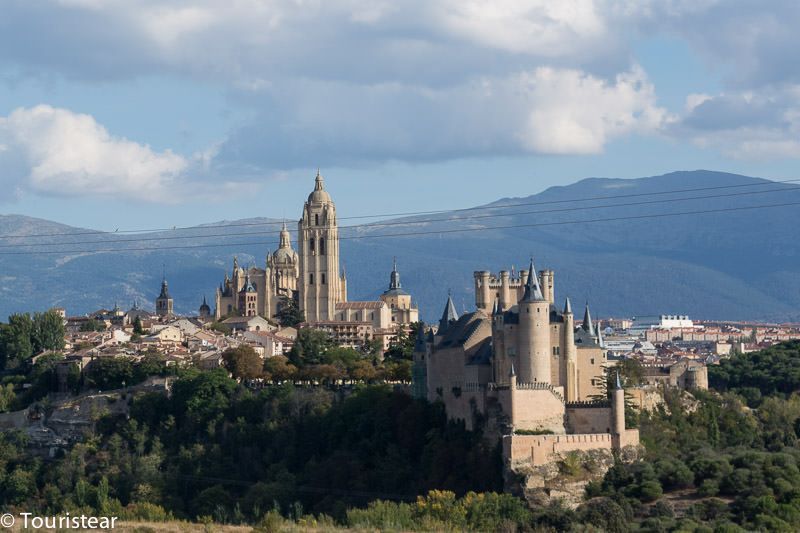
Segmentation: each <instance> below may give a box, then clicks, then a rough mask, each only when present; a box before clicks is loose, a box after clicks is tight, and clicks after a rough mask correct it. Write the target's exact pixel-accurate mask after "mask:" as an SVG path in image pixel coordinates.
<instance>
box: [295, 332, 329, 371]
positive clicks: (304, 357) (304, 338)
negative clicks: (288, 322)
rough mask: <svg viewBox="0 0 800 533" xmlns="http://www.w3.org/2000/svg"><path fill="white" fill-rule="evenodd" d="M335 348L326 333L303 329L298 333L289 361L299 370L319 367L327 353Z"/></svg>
mask: <svg viewBox="0 0 800 533" xmlns="http://www.w3.org/2000/svg"><path fill="white" fill-rule="evenodd" d="M335 346H336V345H335V344H334V342H333V339H331V336H330V335H328V334H327V333H325V332H324V331H320V330H317V329H311V328H302V329H301V330H300V331H298V332H297V339H295V341H294V345H293V346H292V350H291V351H290V352H289V361H291V362H292V364H293V365H295V366H296V367H298V368H299V367H302V366H305V365H317V364H320V363H321V362H322V358H323V356H324V355H325V352H327V351H328V350H330V349H331V348H333V347H335Z"/></svg>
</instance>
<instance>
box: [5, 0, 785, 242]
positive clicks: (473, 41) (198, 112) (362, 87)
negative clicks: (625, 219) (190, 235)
mask: <svg viewBox="0 0 800 533" xmlns="http://www.w3.org/2000/svg"><path fill="white" fill-rule="evenodd" d="M764 6H768V7H764ZM798 22H800V6H798V4H797V2H794V1H781V0H776V1H773V2H769V4H762V3H754V2H750V1H746V0H726V1H724V2H723V1H715V0H694V1H684V0H663V1H656V0H649V1H648V0H641V1H636V2H631V1H622V0H620V1H610V0H574V1H568V0H564V1H560V2H545V1H536V0H528V1H517V0H507V1H505V2H492V1H487V0H460V1H456V0H406V1H403V2H397V1H396V0H395V1H388V0H387V1H383V0H369V1H368V0H342V1H332V2H318V1H304V2H300V1H266V0H240V1H238V2H234V3H220V2H213V1H210V0H208V1H197V2H192V3H187V2H178V1H175V2H166V1H162V2H155V1H150V0H143V1H142V2H138V3H136V4H135V5H134V3H131V2H124V1H122V0H109V1H100V0H43V1H41V2H29V1H23V0H9V1H7V2H4V3H3V5H2V7H0V186H1V187H2V188H3V190H4V191H5V194H3V195H2V196H0V213H4V214H7V213H19V214H26V215H30V216H36V217H42V218H48V219H52V220H57V221H60V222H64V223H68V224H72V225H79V226H85V227H92V228H100V229H114V228H118V227H119V228H141V227H161V226H172V225H187V224H195V223H203V222H211V221H217V220H222V219H236V218H245V217H253V216H269V217H287V218H290V219H293V218H297V216H298V215H299V211H300V208H301V204H302V201H303V198H304V197H305V195H306V194H307V192H308V190H309V188H310V187H311V186H312V183H313V176H314V173H315V172H316V167H318V166H319V167H321V168H322V172H323V174H324V175H325V176H326V180H327V184H328V187H329V189H330V190H331V191H332V192H333V194H334V198H335V200H336V201H337V205H338V206H339V209H340V212H346V213H347V214H348V215H362V214H370V213H385V212H393V211H407V210H429V209H438V208H455V207H466V206H470V205H475V204H480V203H484V202H487V201H491V200H494V199H496V198H500V197H508V196H523V195H528V194H532V193H536V192H539V191H541V190H543V189H544V188H546V187H548V186H550V185H557V184H567V183H571V182H574V181H576V180H577V179H580V178H583V177H589V176H609V177H639V176H647V175H655V174H661V173H665V172H669V171H672V170H683V169H697V168H706V169H713V170H723V171H729V172H738V173H742V174H748V175H756V176H761V177H767V178H775V179H780V178H789V177H797V176H798V174H799V173H798V172H797V170H798V161H799V160H800V64H798V62H797V61H796V60H795V58H794V56H795V52H794V51H795V50H797V49H798V46H799V45H800V36H798V33H797V32H796V31H795V28H796V27H797V23H798Z"/></svg>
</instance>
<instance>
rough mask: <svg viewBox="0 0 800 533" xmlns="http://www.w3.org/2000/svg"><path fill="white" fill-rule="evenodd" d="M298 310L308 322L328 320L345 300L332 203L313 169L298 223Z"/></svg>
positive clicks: (319, 177) (337, 230)
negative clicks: (309, 192) (310, 185)
mask: <svg viewBox="0 0 800 533" xmlns="http://www.w3.org/2000/svg"><path fill="white" fill-rule="evenodd" d="M297 240H298V243H297V245H298V248H299V255H300V272H299V274H300V276H299V278H300V279H299V280H298V281H299V282H298V286H299V289H300V310H301V311H303V313H304V314H305V316H306V320H307V321H309V322H320V321H326V320H332V319H333V317H334V315H335V314H336V304H337V303H339V302H341V301H346V300H347V294H346V293H345V291H343V290H342V285H343V283H344V281H343V278H342V277H340V275H339V229H338V225H337V222H336V206H335V205H334V203H333V200H332V199H331V196H330V194H328V192H327V191H326V190H325V182H324V180H323V179H322V176H321V175H320V173H319V170H317V177H316V180H315V184H314V190H313V191H312V192H311V194H309V195H308V200H307V201H306V203H305V205H304V206H303V216H302V218H301V219H300V222H299V223H298V236H297Z"/></svg>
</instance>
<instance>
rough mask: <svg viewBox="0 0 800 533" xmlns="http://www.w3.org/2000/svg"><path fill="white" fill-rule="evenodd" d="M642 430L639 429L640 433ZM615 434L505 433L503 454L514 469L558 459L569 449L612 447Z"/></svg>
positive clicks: (583, 450)
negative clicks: (521, 465)
mask: <svg viewBox="0 0 800 533" xmlns="http://www.w3.org/2000/svg"><path fill="white" fill-rule="evenodd" d="M637 433H638V432H637ZM611 449H612V442H611V434H609V433H589V434H582V435H505V436H504V437H503V457H505V458H506V460H508V461H510V465H511V468H512V469H513V468H514V467H515V466H518V465H520V464H524V465H530V466H541V465H545V464H548V463H551V462H554V461H557V460H558V458H559V456H562V455H564V454H566V453H568V452H572V451H581V452H588V451H591V450H609V451H610V450H611Z"/></svg>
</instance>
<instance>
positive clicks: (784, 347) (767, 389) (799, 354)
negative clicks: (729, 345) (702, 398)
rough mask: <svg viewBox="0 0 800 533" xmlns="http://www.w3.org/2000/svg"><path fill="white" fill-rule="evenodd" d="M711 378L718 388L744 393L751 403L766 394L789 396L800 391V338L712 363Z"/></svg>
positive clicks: (757, 403) (710, 383) (709, 370)
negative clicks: (718, 362) (717, 363)
mask: <svg viewBox="0 0 800 533" xmlns="http://www.w3.org/2000/svg"><path fill="white" fill-rule="evenodd" d="M708 380H709V385H710V386H711V387H712V388H714V389H716V390H719V391H732V392H735V393H737V394H739V395H741V396H743V397H744V398H745V399H747V402H748V404H750V406H751V407H757V406H758V405H759V403H760V402H761V399H762V397H765V396H772V395H780V396H782V397H784V398H786V397H788V396H789V395H791V394H793V393H795V392H797V391H800V340H794V341H788V342H784V343H780V344H776V345H774V346H771V347H769V348H766V349H764V350H759V351H757V352H752V353H748V354H736V355H734V356H732V357H730V358H728V359H723V360H722V361H720V364H719V365H715V366H711V367H709V369H708Z"/></svg>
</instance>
